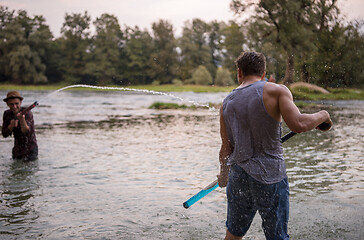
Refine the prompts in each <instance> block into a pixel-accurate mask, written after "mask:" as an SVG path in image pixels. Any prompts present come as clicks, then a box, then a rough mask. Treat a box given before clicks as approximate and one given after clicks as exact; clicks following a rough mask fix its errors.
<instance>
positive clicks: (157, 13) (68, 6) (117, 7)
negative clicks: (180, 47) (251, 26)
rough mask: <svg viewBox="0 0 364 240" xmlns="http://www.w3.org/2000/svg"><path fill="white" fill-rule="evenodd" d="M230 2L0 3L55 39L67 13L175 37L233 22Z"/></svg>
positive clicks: (346, 6)
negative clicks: (193, 27) (158, 28)
mask: <svg viewBox="0 0 364 240" xmlns="http://www.w3.org/2000/svg"><path fill="white" fill-rule="evenodd" d="M229 4H230V0H184V1H181V0H153V1H151V0H137V1H130V0H103V1H100V0H99V1H88V0H52V1H48V0H32V1H29V0H0V5H3V6H7V7H9V9H12V10H18V9H22V10H26V11H27V13H28V15H30V16H33V15H42V16H43V17H44V18H45V19H46V23H47V24H48V25H49V26H50V29H51V32H52V33H53V35H54V36H55V37H59V36H60V35H61V34H60V30H61V27H62V24H63V22H64V17H65V14H66V13H83V12H84V11H87V12H88V13H89V14H90V15H91V17H92V19H93V20H94V19H96V18H97V17H99V16H100V15H101V14H103V13H108V14H113V15H115V16H116V17H117V18H118V20H119V23H120V24H121V25H123V24H125V25H128V26H138V27H140V28H142V29H144V28H147V29H148V30H150V29H151V25H152V23H153V22H156V21H158V20H159V19H164V20H168V21H170V23H171V24H172V25H173V27H174V31H175V33H176V35H180V34H181V33H182V26H183V25H184V22H185V21H187V20H191V19H193V18H200V19H202V20H204V21H212V20H219V21H226V22H227V21H229V20H233V19H234V18H235V16H234V14H233V12H231V11H230V9H229ZM338 6H339V7H340V9H341V10H342V13H343V14H344V15H346V17H347V19H348V20H353V19H358V18H361V19H363V18H364V13H363V11H362V9H364V1H363V0H339V4H338Z"/></svg>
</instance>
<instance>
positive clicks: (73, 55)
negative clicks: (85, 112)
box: [60, 12, 91, 83]
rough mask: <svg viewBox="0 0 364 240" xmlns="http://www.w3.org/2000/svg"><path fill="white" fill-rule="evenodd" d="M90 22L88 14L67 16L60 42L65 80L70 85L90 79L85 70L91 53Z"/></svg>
mask: <svg viewBox="0 0 364 240" xmlns="http://www.w3.org/2000/svg"><path fill="white" fill-rule="evenodd" d="M90 22H91V17H90V16H89V15H88V13H87V12H84V14H83V15H82V14H80V13H73V14H68V13H66V15H65V22H64V23H63V26H62V28H61V33H62V37H61V39H60V42H61V46H62V47H61V48H62V51H63V54H64V59H65V66H64V67H65V69H64V70H63V71H64V72H65V76H64V79H65V81H66V82H68V83H79V82H82V81H83V80H85V78H87V77H88V76H87V75H86V71H85V70H86V62H87V61H88V60H89V57H90V54H89V52H90V51H91V49H90V30H89V28H90ZM86 80H87V79H86Z"/></svg>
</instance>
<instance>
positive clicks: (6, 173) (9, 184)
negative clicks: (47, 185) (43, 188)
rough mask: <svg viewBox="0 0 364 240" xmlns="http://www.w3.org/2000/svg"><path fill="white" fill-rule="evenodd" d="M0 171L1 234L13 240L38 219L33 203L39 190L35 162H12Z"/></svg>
mask: <svg viewBox="0 0 364 240" xmlns="http://www.w3.org/2000/svg"><path fill="white" fill-rule="evenodd" d="M11 161H12V160H11ZM1 168H2V169H1V185H0V192H1V197H0V204H1V207H0V209H1V211H0V233H1V236H4V237H6V238H7V239H12V238H14V236H16V235H21V234H24V233H26V232H28V231H29V230H31V227H30V225H29V224H31V223H33V222H35V221H36V220H37V218H38V212H37V210H36V209H35V208H34V206H33V202H32V199H33V198H34V193H35V191H36V190H37V189H38V188H39V186H38V182H37V179H36V177H35V173H36V172H37V171H38V162H37V161H35V162H27V163H24V162H22V161H12V162H11V163H9V162H7V164H3V165H1ZM2 239H4V238H2ZM14 239H16V238H14Z"/></svg>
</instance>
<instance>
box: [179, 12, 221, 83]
mask: <svg viewBox="0 0 364 240" xmlns="http://www.w3.org/2000/svg"><path fill="white" fill-rule="evenodd" d="M208 31H209V27H208V24H207V23H205V22H204V21H202V20H201V19H193V20H192V22H189V21H187V22H185V25H184V27H183V33H182V37H181V38H180V39H179V48H180V52H181V53H180V64H181V68H180V69H181V72H180V76H179V77H180V78H181V79H189V78H190V77H191V75H192V73H193V71H194V69H195V68H196V66H199V65H204V66H205V67H206V68H207V69H208V71H209V72H210V74H213V73H214V72H215V69H216V66H215V64H214V63H213V59H212V55H211V49H210V46H209V44H208V43H209V40H208Z"/></svg>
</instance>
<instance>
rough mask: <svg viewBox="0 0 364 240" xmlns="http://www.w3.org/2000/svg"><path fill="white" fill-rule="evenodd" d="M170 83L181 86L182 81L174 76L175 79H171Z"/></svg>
mask: <svg viewBox="0 0 364 240" xmlns="http://www.w3.org/2000/svg"><path fill="white" fill-rule="evenodd" d="M172 84H173V85H176V86H182V85H183V82H182V80H179V79H177V78H175V79H173V80H172Z"/></svg>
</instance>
